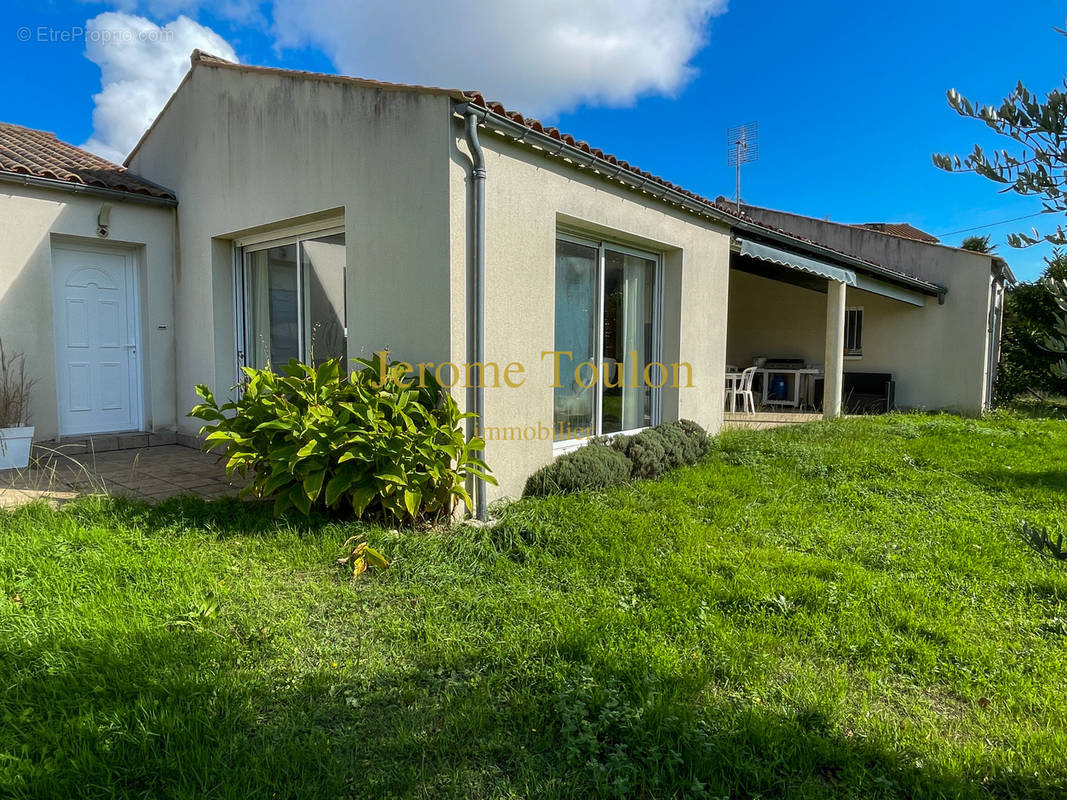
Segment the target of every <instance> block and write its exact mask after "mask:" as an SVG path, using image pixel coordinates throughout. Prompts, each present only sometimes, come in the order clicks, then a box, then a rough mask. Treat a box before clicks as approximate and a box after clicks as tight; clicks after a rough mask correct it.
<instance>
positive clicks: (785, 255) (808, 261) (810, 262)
mask: <svg viewBox="0 0 1067 800" xmlns="http://www.w3.org/2000/svg"><path fill="white" fill-rule="evenodd" d="M741 255H743V256H750V257H751V258H758V259H760V260H761V261H770V262H771V263H772V264H778V265H779V266H782V267H788V268H789V269H795V270H799V271H801V272H807V273H809V274H811V275H818V276H819V277H821V278H826V279H827V280H831V281H840V282H841V283H844V284H846V285H847V286H855V285H856V273H855V272H853V271H852V270H850V269H844V268H843V267H835V266H833V265H831V264H827V263H826V262H824V261H816V260H815V259H814V258H808V257H807V256H798V255H797V254H796V253H791V252H789V251H788V250H779V249H778V248H777V247H771V246H770V245H766V244H761V243H759V242H750V241H749V240H748V239H742V240H741Z"/></svg>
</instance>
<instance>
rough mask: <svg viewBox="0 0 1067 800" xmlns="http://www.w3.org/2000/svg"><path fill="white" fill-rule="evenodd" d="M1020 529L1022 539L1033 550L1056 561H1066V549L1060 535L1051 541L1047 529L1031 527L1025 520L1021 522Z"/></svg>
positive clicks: (1036, 526)
mask: <svg viewBox="0 0 1067 800" xmlns="http://www.w3.org/2000/svg"><path fill="white" fill-rule="evenodd" d="M1020 528H1021V529H1022V535H1023V538H1024V539H1025V540H1026V542H1027V543H1028V544H1029V545H1030V546H1031V547H1032V548H1034V550H1036V551H1037V552H1039V553H1041V554H1043V555H1044V554H1047V555H1049V556H1051V557H1052V558H1054V559H1056V560H1057V561H1067V547H1065V546H1064V544H1063V534H1062V533H1061V534H1059V535H1058V536H1057V537H1056V538H1055V539H1053V538H1052V536H1051V535H1049V532H1048V528H1044V527H1041V526H1040V525H1031V524H1030V523H1029V522H1027V521H1026V520H1023V522H1022V525H1021V526H1020Z"/></svg>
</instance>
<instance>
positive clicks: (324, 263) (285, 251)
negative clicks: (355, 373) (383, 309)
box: [237, 231, 348, 369]
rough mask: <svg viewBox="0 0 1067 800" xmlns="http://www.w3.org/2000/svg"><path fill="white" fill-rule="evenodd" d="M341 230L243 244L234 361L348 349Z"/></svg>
mask: <svg viewBox="0 0 1067 800" xmlns="http://www.w3.org/2000/svg"><path fill="white" fill-rule="evenodd" d="M345 283H346V270H345V235H344V232H343V231H332V232H323V233H321V234H312V235H309V236H306V237H290V238H289V239H284V240H275V241H273V242H264V243H262V244H257V245H253V246H246V247H243V248H241V250H240V251H239V261H238V269H237V301H238V302H237V315H238V320H237V323H238V324H237V340H238V365H239V366H250V367H256V368H259V369H266V368H270V367H277V366H278V365H280V364H285V363H287V362H288V361H289V360H290V359H292V358H295V359H297V360H299V361H303V362H304V363H307V364H312V365H315V364H319V363H321V362H323V361H325V360H326V359H329V358H344V357H345V356H346V354H347V352H348V344H347V330H348V322H347V319H348V309H347V300H346V285H345Z"/></svg>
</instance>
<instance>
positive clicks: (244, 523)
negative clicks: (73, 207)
mask: <svg viewBox="0 0 1067 800" xmlns="http://www.w3.org/2000/svg"><path fill="white" fill-rule="evenodd" d="M1065 510H1067V422H1064V421H1041V420H1036V419H1029V418H1024V417H1013V416H1007V415H1005V416H1000V417H996V418H993V419H989V420H984V421H974V420H961V419H958V418H954V417H948V416H939V417H923V416H892V417H888V418H882V419H864V420H849V421H844V422H839V423H832V424H816V425H811V426H805V427H796V428H791V429H783V430H779V431H776V432H771V433H747V434H745V433H735V434H729V435H725V436H722V437H720V438H719V439H718V440H717V443H716V446H715V449H714V450H713V452H712V454H711V455H710V456H709V457H708V458H707V459H706V460H705V461H704V462H703V463H702V464H700V465H698V466H696V467H692V468H687V469H683V470H679V471H677V472H675V473H673V474H671V475H670V476H668V477H666V478H665V479H663V480H659V481H654V482H643V483H638V484H636V485H634V486H631V487H626V488H622V489H617V490H613V491H609V492H604V493H600V494H590V495H584V496H573V497H569V498H549V499H547V500H539V501H524V502H521V503H517V504H515V505H513V506H511V507H509V508H508V509H507V510H506V511H505V512H504V518H503V521H502V522H501V523H500V524H499V525H498V526H496V527H495V528H493V529H471V528H458V529H456V530H454V531H452V532H446V533H442V532H412V531H401V532H399V533H397V532H395V531H386V530H380V529H373V528H367V529H365V533H366V535H367V537H368V538H369V540H370V541H371V543H372V544H374V545H375V546H377V547H379V548H381V549H382V550H383V551H384V552H385V553H386V555H387V556H388V557H389V558H391V559H392V560H393V562H394V564H393V567H392V568H391V569H389V570H387V571H385V572H382V573H375V574H369V575H367V576H364V577H363V578H361V579H360V580H359V581H358V582H357V583H356V584H354V585H353V584H351V583H349V582H348V581H347V580H346V577H345V575H344V573H343V571H342V569H341V568H340V567H339V566H337V565H336V564H335V563H334V562H335V559H336V558H337V557H338V556H340V555H341V550H340V544H341V542H342V541H344V540H345V539H346V538H347V537H348V536H350V535H352V534H353V533H355V532H358V531H359V530H360V528H359V527H358V526H353V525H339V524H335V523H327V522H325V521H322V522H318V523H314V524H308V523H306V522H287V523H277V522H274V521H273V520H271V519H270V517H269V515H268V514H266V513H265V512H264V511H262V510H261V509H258V508H257V507H251V506H243V505H241V504H239V503H236V502H232V501H227V502H216V503H211V504H205V503H200V502H194V501H172V502H169V503H165V504H163V505H160V506H157V507H149V506H142V505H131V504H127V503H119V502H114V503H112V502H108V501H102V500H93V499H87V500H84V501H80V502H78V503H75V504H72V505H70V506H67V507H66V508H65V509H64V510H62V511H52V510H49V509H47V508H44V507H40V506H38V507H31V508H25V509H21V510H18V511H13V512H0V584H2V585H0V651H2V652H0V796H4V797H7V796H12V797H54V798H66V797H105V796H119V797H144V798H157V797H188V798H215V797H232V798H252V797H254V798H282V797H308V798H350V797H374V798H385V797H421V798H447V797H457V798H507V797H531V798H551V797H579V798H583V799H584V798H592V797H602V796H607V797H610V796H617V797H647V798H667V797H717V796H718V797H738V798H741V797H743V798H754V797H764V798H772V797H789V798H805V797H827V798H829V797H834V798H836V797H855V798H869V797H953V798H955V797H1050V798H1051V797H1064V796H1065V793H1067V761H1065V756H1067V562H1059V561H1055V560H1053V559H1052V558H1049V557H1047V556H1043V555H1040V554H1038V553H1037V552H1035V551H1034V550H1032V549H1031V548H1030V547H1029V546H1028V545H1027V544H1026V542H1025V541H1023V539H1022V538H1021V536H1020V535H1019V524H1020V521H1021V520H1023V519H1027V520H1030V521H1031V522H1033V523H1037V524H1042V525H1046V526H1048V527H1049V529H1050V531H1053V532H1059V531H1067V524H1065Z"/></svg>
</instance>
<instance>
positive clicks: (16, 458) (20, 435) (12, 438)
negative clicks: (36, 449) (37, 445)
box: [0, 425, 33, 469]
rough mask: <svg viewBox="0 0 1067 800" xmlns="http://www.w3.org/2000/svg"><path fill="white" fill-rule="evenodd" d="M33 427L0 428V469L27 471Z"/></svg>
mask: <svg viewBox="0 0 1067 800" xmlns="http://www.w3.org/2000/svg"><path fill="white" fill-rule="evenodd" d="M32 442H33V426H32V425H31V426H30V427H28V428H0V469H26V467H28V466H29V464H30V444H31V443H32Z"/></svg>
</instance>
